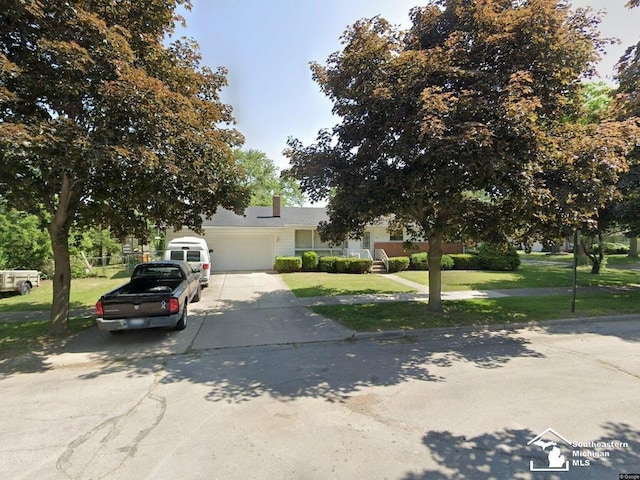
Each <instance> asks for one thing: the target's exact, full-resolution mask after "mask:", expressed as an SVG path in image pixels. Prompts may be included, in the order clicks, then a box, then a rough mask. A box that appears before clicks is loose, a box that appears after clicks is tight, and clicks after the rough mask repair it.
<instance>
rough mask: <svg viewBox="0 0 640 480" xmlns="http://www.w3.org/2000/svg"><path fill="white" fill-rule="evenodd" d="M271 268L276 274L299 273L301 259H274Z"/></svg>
mask: <svg viewBox="0 0 640 480" xmlns="http://www.w3.org/2000/svg"><path fill="white" fill-rule="evenodd" d="M273 268H274V270H276V271H277V272H278V273H290V272H299V271H300V270H302V259H301V258H300V257H276V263H275V265H274V267H273Z"/></svg>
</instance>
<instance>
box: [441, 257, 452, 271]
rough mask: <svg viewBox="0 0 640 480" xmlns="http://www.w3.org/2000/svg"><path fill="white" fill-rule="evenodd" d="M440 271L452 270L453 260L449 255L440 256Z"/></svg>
mask: <svg viewBox="0 0 640 480" xmlns="http://www.w3.org/2000/svg"><path fill="white" fill-rule="evenodd" d="M440 270H453V258H451V256H450V255H442V257H441V258H440Z"/></svg>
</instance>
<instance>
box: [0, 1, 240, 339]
mask: <svg viewBox="0 0 640 480" xmlns="http://www.w3.org/2000/svg"><path fill="white" fill-rule="evenodd" d="M178 5H182V6H183V7H186V8H190V2H189V0H149V1H146V2H138V1H134V0H124V1H122V0H92V1H91V2H86V1H84V0H70V1H65V2H40V1H33V2H23V1H20V0H3V1H2V6H1V8H0V158H1V162H2V169H1V170H0V189H1V191H2V195H3V197H4V198H5V200H6V201H7V202H8V203H9V204H11V205H14V206H15V207H16V208H18V209H20V210H24V211H28V212H31V213H33V214H35V215H38V216H39V217H40V219H41V221H42V222H43V224H44V225H46V226H47V229H48V231H49V234H50V237H51V244H52V247H53V251H54V259H55V272H56V274H55V276H54V298H53V308H52V313H51V332H52V333H54V334H57V333H61V332H63V331H65V330H66V328H67V322H68V299H69V288H70V271H69V246H68V236H69V230H70V228H71V227H72V225H74V224H75V225H79V226H90V225H94V224H99V225H104V226H110V227H111V229H112V231H113V232H114V233H115V234H116V235H124V234H133V235H136V236H138V237H140V238H144V237H146V235H148V232H149V228H150V227H151V226H157V227H159V228H165V227H173V228H180V227H182V226H183V225H185V226H189V227H191V228H194V229H198V228H199V227H200V226H201V222H202V215H204V216H210V215H212V214H213V213H215V211H216V208H217V207H218V205H222V206H224V207H225V208H228V209H231V210H234V211H236V212H238V213H240V212H242V211H243V209H244V208H245V206H246V205H247V203H248V200H249V195H248V192H247V189H246V188H245V187H244V186H243V185H242V177H241V174H240V172H239V171H238V169H237V168H236V166H235V162H234V158H233V154H232V147H233V146H236V145H239V144H240V143H241V141H242V136H241V135H240V134H239V133H238V132H237V131H236V130H235V129H234V128H232V124H233V117H232V115H231V108H230V107H229V106H227V105H224V104H223V103H221V101H220V98H219V91H220V89H221V88H222V87H223V86H224V85H225V84H226V78H225V75H226V72H225V71H224V69H222V68H220V69H218V70H217V71H213V70H211V69H209V68H208V67H205V66H202V65H201V63H200V60H201V59H200V55H199V53H198V45H197V44H196V43H195V42H194V41H192V40H189V39H184V38H182V39H176V40H173V41H172V42H170V43H168V44H166V43H165V42H166V40H167V36H168V35H171V33H172V32H173V28H174V22H175V21H176V20H179V19H178V18H177V17H176V16H175V13H174V10H175V8H176V7H177V6H178Z"/></svg>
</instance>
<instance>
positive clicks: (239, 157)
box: [234, 148, 304, 207]
mask: <svg viewBox="0 0 640 480" xmlns="http://www.w3.org/2000/svg"><path fill="white" fill-rule="evenodd" d="M234 155H235V158H236V162H237V164H238V166H239V167H241V168H242V169H243V171H244V173H245V179H246V180H245V185H246V187H247V188H248V189H249V191H250V192H251V200H250V202H249V204H250V205H254V206H266V205H271V203H272V201H273V195H274V194H276V193H279V194H280V198H281V199H282V205H283V206H284V205H295V206H298V207H301V206H302V205H304V195H303V194H302V192H301V191H300V187H299V186H298V183H297V182H296V181H295V180H293V179H292V178H287V177H281V176H280V172H279V171H278V167H276V165H275V163H273V160H271V159H270V158H269V157H268V156H267V154H266V153H265V152H263V151H261V150H255V149H253V148H250V149H248V150H242V149H240V148H236V149H235V150H234Z"/></svg>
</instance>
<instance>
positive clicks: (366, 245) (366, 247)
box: [361, 232, 373, 258]
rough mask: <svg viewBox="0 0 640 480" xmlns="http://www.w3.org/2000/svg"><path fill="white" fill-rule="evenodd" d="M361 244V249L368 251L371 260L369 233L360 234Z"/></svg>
mask: <svg viewBox="0 0 640 480" xmlns="http://www.w3.org/2000/svg"><path fill="white" fill-rule="evenodd" d="M361 244H362V247H361V248H362V249H363V250H369V253H371V257H372V258H373V252H372V251H371V232H364V233H363V234H362V240H361Z"/></svg>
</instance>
